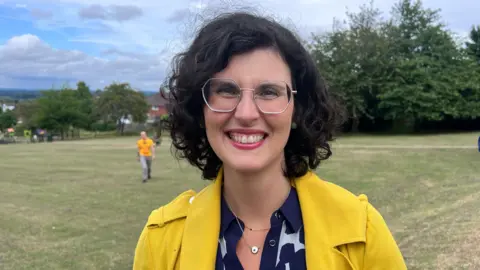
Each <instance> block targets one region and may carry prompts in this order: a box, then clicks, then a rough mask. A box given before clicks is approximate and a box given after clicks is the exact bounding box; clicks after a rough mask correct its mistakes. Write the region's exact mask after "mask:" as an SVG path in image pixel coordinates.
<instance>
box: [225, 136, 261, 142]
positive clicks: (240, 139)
mask: <svg viewBox="0 0 480 270" xmlns="http://www.w3.org/2000/svg"><path fill="white" fill-rule="evenodd" d="M229 135H230V139H232V140H234V141H236V142H239V143H243V144H247V143H257V142H259V141H261V140H263V138H264V135H259V134H255V135H245V134H229Z"/></svg>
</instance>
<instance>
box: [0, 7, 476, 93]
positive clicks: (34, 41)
mask: <svg viewBox="0 0 480 270" xmlns="http://www.w3.org/2000/svg"><path fill="white" fill-rule="evenodd" d="M232 2H235V3H238V2H239V1H232V0H177V1H176V2H175V3H173V1H172V2H170V3H167V1H163V0H160V1H159V0H137V1H136V2H135V1H131V0H15V1H14V0H0V88H31V89H39V88H48V87H52V86H58V87H60V86H61V85H63V84H65V83H68V84H70V85H74V84H75V83H76V82H77V81H79V80H84V81H86V82H87V84H89V85H90V86H91V88H93V89H97V88H103V87H104V86H105V85H108V84H110V83H112V82H114V81H117V82H123V81H127V82H130V83H131V84H132V86H133V87H135V88H138V89H142V90H156V89H158V86H159V85H160V84H161V82H162V81H163V79H164V77H165V74H166V72H167V71H168V64H169V61H170V60H171V57H172V56H173V55H174V54H175V53H176V52H178V51H179V50H181V49H182V48H184V47H185V46H186V45H187V44H188V43H189V42H190V41H191V37H192V35H193V33H194V32H193V31H194V29H195V27H196V26H198V23H199V22H200V21H199V20H196V19H195V18H198V17H195V16H194V14H205V12H206V10H219V9H223V8H224V7H225V3H232ZM366 2H367V1H366V0H365V1H361V0H335V1H331V0H328V1H327V0H296V1H291V0H247V1H242V6H252V7H254V8H255V9H257V10H261V11H263V12H266V13H267V14H270V15H274V16H275V17H277V18H279V19H280V20H281V21H282V22H284V23H286V24H288V25H290V26H294V28H295V29H297V31H298V32H299V33H300V34H301V35H303V36H304V37H308V35H309V33H311V32H316V31H320V30H325V29H328V28H329V27H330V26H331V23H332V20H333V18H334V17H336V18H343V17H344V16H345V11H346V7H348V9H349V10H353V11H355V10H357V9H358V6H359V5H361V4H363V3H366ZM395 2H396V0H381V1H380V0H377V1H376V4H375V5H376V6H377V7H378V8H380V9H381V10H382V11H384V12H385V16H388V13H389V10H390V8H391V6H392V5H393V3H395ZM423 3H424V5H425V6H426V7H429V8H433V9H438V8H439V9H442V12H441V15H442V17H443V20H444V22H445V23H446V24H447V25H448V27H449V28H450V29H451V30H453V31H455V32H456V33H458V34H459V35H460V36H462V37H465V36H466V34H467V33H468V31H469V29H470V27H471V26H472V25H473V24H480V19H478V16H477V14H476V12H475V10H477V11H478V10H480V2H479V1H472V0H456V1H451V0H425V1H423ZM230 6H232V5H230Z"/></svg>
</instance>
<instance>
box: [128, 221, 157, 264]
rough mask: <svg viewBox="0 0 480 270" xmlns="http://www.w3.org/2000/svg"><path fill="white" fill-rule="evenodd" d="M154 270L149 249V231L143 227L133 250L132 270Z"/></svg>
mask: <svg viewBox="0 0 480 270" xmlns="http://www.w3.org/2000/svg"><path fill="white" fill-rule="evenodd" d="M152 269H154V265H153V257H152V249H151V247H150V239H149V229H148V228H147V227H146V226H145V227H144V228H143V230H142V233H141V234H140V237H139V239H138V242H137V246H136V248H135V256H134V259H133V270H152Z"/></svg>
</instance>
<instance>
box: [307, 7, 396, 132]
mask: <svg viewBox="0 0 480 270" xmlns="http://www.w3.org/2000/svg"><path fill="white" fill-rule="evenodd" d="M383 25H384V22H383V20H382V18H381V12H380V11H379V10H378V9H376V8H375V7H374V5H373V1H371V2H370V3H369V5H362V6H361V7H360V11H359V12H358V13H349V12H347V21H346V22H345V26H343V25H342V24H341V23H340V22H338V21H335V22H334V28H333V30H332V32H330V33H326V34H324V35H322V36H320V35H317V36H315V37H314V43H313V46H312V52H313V56H314V58H315V59H316V61H317V65H318V68H319V69H320V71H321V72H322V74H323V75H324V77H325V78H326V80H327V81H328V84H329V87H330V89H331V91H332V92H333V93H335V94H336V95H337V96H338V97H339V98H340V99H341V100H342V102H343V103H344V104H345V106H346V108H347V110H348V113H349V116H350V118H351V120H352V121H351V122H352V128H351V129H352V131H356V130H357V129H358V125H359V122H360V119H361V118H362V117H367V118H370V119H373V118H374V117H375V115H376V112H375V109H376V104H377V103H378V100H377V98H376V95H377V93H378V91H379V89H380V88H381V85H382V80H383V79H384V77H385V75H386V74H385V72H386V71H388V68H387V66H388V64H389V63H388V59H385V55H386V54H387V50H388V43H387V42H386V40H385V37H384V35H383V33H382V27H383Z"/></svg>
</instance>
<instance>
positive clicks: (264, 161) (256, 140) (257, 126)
mask: <svg viewBox="0 0 480 270" xmlns="http://www.w3.org/2000/svg"><path fill="white" fill-rule="evenodd" d="M212 77H213V78H216V79H219V81H220V79H222V81H225V80H233V81H234V82H235V83H236V84H237V85H238V86H239V87H240V88H242V90H243V91H242V96H241V99H240V102H239V103H238V105H237V107H236V109H235V110H233V111H232V112H214V111H212V110H211V109H210V108H209V107H208V106H206V105H205V106H204V116H205V128H206V133H207V138H208V142H209V143H210V145H211V147H212V149H213V150H214V151H215V153H216V154H217V156H218V157H219V158H220V159H221V160H222V162H223V165H224V166H225V168H229V169H234V170H236V171H239V172H244V173H251V172H256V171H260V170H262V169H265V168H267V167H269V166H272V165H273V166H278V165H280V164H281V163H282V162H283V158H284V155H283V153H284V147H285V145H286V143H287V140H288V137H289V135H290V129H291V123H292V116H293V110H294V108H293V107H294V106H293V103H294V102H293V96H292V97H291V101H290V103H289V104H288V107H287V108H286V109H285V111H284V112H282V113H280V114H265V113H263V112H262V111H261V110H259V108H258V107H257V105H256V104H255V101H254V99H253V92H252V91H249V90H252V89H255V88H256V89H257V91H258V89H262V88H261V87H260V86H259V85H265V86H266V85H267V84H266V83H265V82H266V81H268V82H269V83H279V82H284V84H285V83H286V84H288V86H289V87H290V89H291V88H292V85H291V81H292V79H291V75H290V69H289V67H288V66H287V64H286V63H285V62H284V61H283V59H282V58H281V56H280V55H279V54H278V52H276V51H274V50H272V49H257V50H254V51H251V52H249V53H245V54H242V55H237V56H234V57H232V58H231V60H230V62H229V64H228V66H227V67H226V68H225V69H224V70H222V71H221V72H219V73H217V74H214V76H212ZM280 85H281V83H280ZM214 87H215V86H212V87H210V89H213V88H214ZM216 89H217V92H216V93H220V92H221V93H220V94H223V95H225V93H226V94H229V93H231V90H228V89H227V90H225V88H223V89H224V90H218V86H217V88H216ZM264 89H267V90H265V91H266V92H264V93H265V94H262V95H261V96H260V98H258V96H257V101H258V102H257V103H260V102H264V104H267V105H268V104H271V103H272V101H271V100H272V99H271V96H276V95H272V94H271V91H270V92H268V91H269V90H268V89H271V88H264ZM245 90H246V91H245ZM229 91H230V92H229ZM211 92H212V90H211ZM257 93H258V92H257ZM267 94H268V95H267ZM210 99H211V98H209V100H210ZM277 100H279V99H277ZM268 102H270V103H268ZM210 103H211V102H210ZM267 105H264V106H262V110H264V108H268V106H267Z"/></svg>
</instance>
